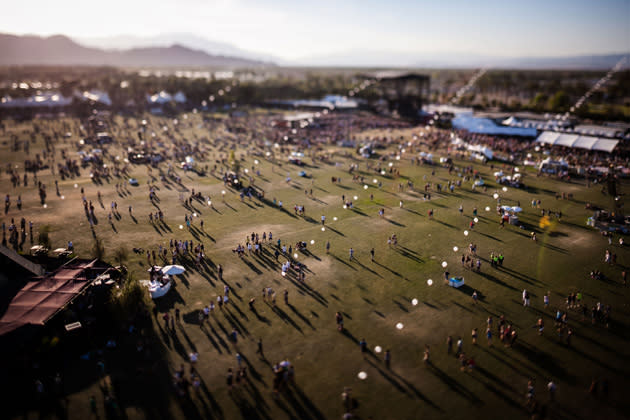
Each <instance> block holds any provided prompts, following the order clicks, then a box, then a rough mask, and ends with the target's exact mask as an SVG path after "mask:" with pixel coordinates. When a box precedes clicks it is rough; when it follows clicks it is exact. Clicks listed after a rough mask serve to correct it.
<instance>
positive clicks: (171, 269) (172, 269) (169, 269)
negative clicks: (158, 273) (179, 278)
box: [162, 265, 186, 276]
mask: <svg viewBox="0 0 630 420" xmlns="http://www.w3.org/2000/svg"><path fill="white" fill-rule="evenodd" d="M184 271H186V269H185V268H184V267H182V266H181V265H167V266H165V267H164V268H162V273H164V274H168V275H170V276H174V275H177V274H182V273H183V272H184Z"/></svg>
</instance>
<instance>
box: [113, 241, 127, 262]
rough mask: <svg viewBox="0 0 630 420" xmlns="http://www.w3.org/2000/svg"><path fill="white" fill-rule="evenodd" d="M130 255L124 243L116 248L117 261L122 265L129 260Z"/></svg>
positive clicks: (115, 256)
mask: <svg viewBox="0 0 630 420" xmlns="http://www.w3.org/2000/svg"><path fill="white" fill-rule="evenodd" d="M128 256H129V253H128V251H127V248H125V247H124V246H122V245H121V246H119V247H118V248H116V250H115V251H114V258H115V259H116V262H117V263H118V265H120V266H122V265H123V263H124V262H125V261H127V257H128Z"/></svg>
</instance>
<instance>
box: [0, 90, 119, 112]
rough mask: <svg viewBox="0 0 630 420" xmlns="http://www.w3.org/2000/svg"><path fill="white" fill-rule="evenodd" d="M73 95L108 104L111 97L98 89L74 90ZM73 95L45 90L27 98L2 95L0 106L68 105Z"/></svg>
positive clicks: (84, 99) (85, 99) (110, 102)
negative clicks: (67, 95)
mask: <svg viewBox="0 0 630 420" xmlns="http://www.w3.org/2000/svg"><path fill="white" fill-rule="evenodd" d="M73 96H74V97H76V98H79V99H81V100H83V101H91V102H99V103H102V104H105V105H108V106H110V105H111V104H112V101H111V99H110V98H109V95H108V94H107V92H102V91H100V90H96V89H93V90H89V91H88V90H86V91H83V92H78V91H77V92H75V93H74V95H73ZM73 96H69V97H66V96H63V95H62V94H61V93H59V92H55V91H45V92H39V93H37V94H35V95H32V96H29V97H28V98H12V97H11V96H8V95H7V96H3V97H2V98H0V107H3V108H34V107H55V106H68V105H71V104H72V100H73Z"/></svg>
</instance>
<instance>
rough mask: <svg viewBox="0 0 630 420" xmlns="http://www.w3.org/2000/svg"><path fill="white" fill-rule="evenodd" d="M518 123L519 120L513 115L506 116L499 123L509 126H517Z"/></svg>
mask: <svg viewBox="0 0 630 420" xmlns="http://www.w3.org/2000/svg"><path fill="white" fill-rule="evenodd" d="M520 123H521V121H520V120H519V119H518V118H516V117H514V116H511V117H509V118H506V119H504V120H503V121H501V124H503V125H509V126H517V125H519V124H520Z"/></svg>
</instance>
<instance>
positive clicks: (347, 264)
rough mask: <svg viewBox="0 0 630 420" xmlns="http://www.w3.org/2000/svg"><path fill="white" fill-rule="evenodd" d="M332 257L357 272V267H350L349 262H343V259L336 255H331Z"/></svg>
mask: <svg viewBox="0 0 630 420" xmlns="http://www.w3.org/2000/svg"><path fill="white" fill-rule="evenodd" d="M330 255H332V257H333V258H334V259H336V260H337V261H339V262H340V263H343V264H345V265H346V266H348V267H350V268H351V269H353V270H354V271H357V269H356V268H355V267H353V266H352V265H350V263H348V262H347V261H345V260H342V259H341V258H339V257H338V256H336V255H334V254H330Z"/></svg>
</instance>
